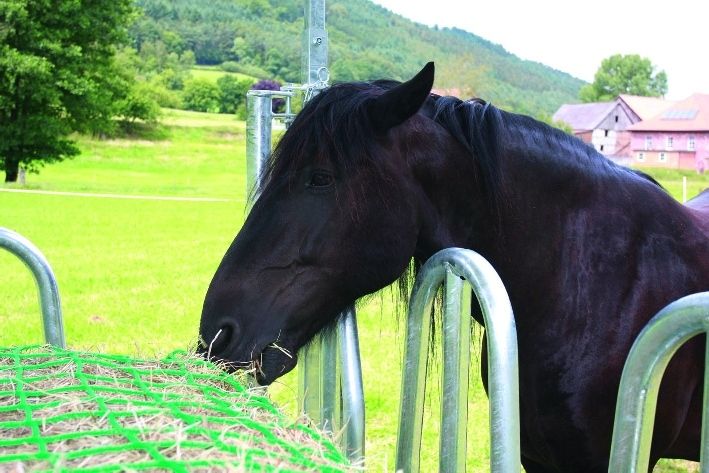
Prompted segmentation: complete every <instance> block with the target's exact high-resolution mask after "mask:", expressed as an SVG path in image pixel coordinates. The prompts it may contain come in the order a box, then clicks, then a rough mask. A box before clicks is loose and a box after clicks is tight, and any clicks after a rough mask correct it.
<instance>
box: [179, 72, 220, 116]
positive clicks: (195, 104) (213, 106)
mask: <svg viewBox="0 0 709 473" xmlns="http://www.w3.org/2000/svg"><path fill="white" fill-rule="evenodd" d="M219 101H220V93H219V87H217V84H215V83H213V82H211V81H209V80H207V79H193V80H190V81H188V82H187V83H186V84H185V90H184V91H183V93H182V103H183V105H184V107H185V108H186V109H187V110H194V111H195V112H212V113H217V112H219Z"/></svg>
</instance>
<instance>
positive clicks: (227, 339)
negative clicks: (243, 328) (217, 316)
mask: <svg viewBox="0 0 709 473" xmlns="http://www.w3.org/2000/svg"><path fill="white" fill-rule="evenodd" d="M233 336H234V326H233V325H232V324H223V325H221V326H220V327H219V329H218V330H217V332H216V333H215V334H214V336H213V337H212V339H211V340H205V341H204V342H205V344H206V345H207V346H206V352H207V353H209V354H210V356H211V355H217V354H219V353H221V352H223V351H224V350H225V349H226V348H227V347H228V346H229V344H230V343H231V340H232V338H233Z"/></svg>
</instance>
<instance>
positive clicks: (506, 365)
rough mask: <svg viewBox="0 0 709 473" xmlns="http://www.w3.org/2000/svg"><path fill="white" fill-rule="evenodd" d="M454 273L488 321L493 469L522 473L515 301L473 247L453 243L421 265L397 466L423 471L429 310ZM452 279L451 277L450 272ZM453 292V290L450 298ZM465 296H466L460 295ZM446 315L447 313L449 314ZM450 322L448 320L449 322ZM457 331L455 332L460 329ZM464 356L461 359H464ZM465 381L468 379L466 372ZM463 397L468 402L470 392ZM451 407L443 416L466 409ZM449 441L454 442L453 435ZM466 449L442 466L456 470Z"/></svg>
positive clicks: (412, 303)
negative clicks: (422, 439)
mask: <svg viewBox="0 0 709 473" xmlns="http://www.w3.org/2000/svg"><path fill="white" fill-rule="evenodd" d="M449 273H452V274H454V275H456V276H459V277H462V278H465V280H467V282H469V283H470V285H471V287H472V290H473V292H474V293H475V295H476V297H477V299H478V302H479V304H480V308H481V310H482V314H483V318H484V321H485V330H486V336H487V346H488V368H489V369H488V389H489V393H490V444H491V446H492V451H491V452H490V471H492V472H519V471H520V447H519V438H520V430H519V384H518V383H519V381H518V379H519V375H518V363H517V334H516V329H515V322H514V317H513V314H512V306H511V304H510V301H509V297H508V296H507V292H506V291H505V288H504V286H503V284H502V281H501V280H500V278H499V276H498V275H497V273H496V272H495V270H494V269H493V268H492V266H491V265H490V264H489V263H488V262H487V261H486V260H485V259H484V258H483V257H482V256H480V255H479V254H477V253H475V252H474V251H471V250H465V249H460V248H448V249H446V250H442V251H440V252H438V253H436V254H435V255H433V256H432V257H431V258H430V259H429V260H428V261H427V262H426V264H424V266H423V268H421V271H420V273H419V276H418V277H417V279H416V284H415V285H414V290H413V294H412V295H411V301H410V304H409V314H408V318H407V327H406V346H405V348H404V372H403V375H402V389H401V391H402V392H401V405H400V411H399V434H398V440H397V452H396V469H397V470H403V471H405V472H407V473H410V472H417V471H419V460H420V459H419V452H420V446H421V428H422V421H423V402H424V391H425V387H426V360H427V357H428V341H429V336H430V330H431V329H430V320H429V315H430V311H431V305H432V304H433V299H434V296H435V293H436V290H437V288H438V287H439V286H440V285H441V283H442V282H443V281H444V279H446V277H447V276H446V275H447V274H449ZM448 278H449V280H450V276H448ZM456 291H458V290H457V289H454V290H453V292H452V294H453V297H458V296H455V294H456ZM447 292H448V291H447ZM450 294H451V292H449V295H448V297H449V298H450V297H451V295H450ZM460 300H463V301H464V300H465V297H464V296H461V297H460ZM444 317H448V316H447V315H446V314H444ZM447 323H448V322H447V321H444V326H445V325H446V324H447ZM451 323H452V322H451ZM452 332H453V333H455V332H456V330H452ZM444 336H446V335H444ZM460 343H466V341H465V339H464V338H461V339H460ZM469 349H470V347H469V345H468V346H459V347H458V350H469ZM463 361H464V360H462V359H461V363H462V362H463ZM461 376H462V375H461ZM461 381H463V380H462V379H459V382H461ZM464 382H465V383H467V374H466V379H465V380H464ZM458 392H459V391H458ZM448 393H449V390H448V389H446V388H444V395H448ZM463 401H467V396H465V397H464V398H463ZM445 402H446V400H444V403H445ZM458 406H459V405H458ZM447 409H448V410H447V411H445V410H444V411H443V413H442V415H443V416H444V417H445V416H453V417H455V416H458V415H460V413H461V412H462V409H463V408H462V407H455V408H452V407H450V406H449V407H447ZM442 425H443V426H446V425H447V426H449V427H446V428H450V429H452V430H451V431H453V430H457V432H460V429H461V428H460V426H458V425H457V424H456V419H455V418H453V419H444V420H443V421H442ZM447 440H448V442H449V443H448V445H449V446H450V445H451V442H452V439H447ZM458 445H460V444H459V443H458ZM461 454H462V455H464V454H465V453H464V450H463V452H457V453H456V454H455V455H454V457H455V458H454V459H453V460H454V461H450V462H449V463H445V464H444V460H443V459H442V461H441V466H442V467H443V466H445V468H446V470H441V471H456V469H455V468H454V466H453V465H455V464H456V463H455V462H458V461H459V455H461ZM446 461H447V460H446Z"/></svg>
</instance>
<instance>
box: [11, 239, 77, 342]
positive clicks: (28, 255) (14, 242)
mask: <svg viewBox="0 0 709 473" xmlns="http://www.w3.org/2000/svg"><path fill="white" fill-rule="evenodd" d="M0 247H2V248H5V249H6V250H8V251H9V252H10V253H12V254H14V255H15V256H17V257H18V258H20V259H21V260H22V262H23V263H25V264H26V265H27V267H28V268H29V269H30V271H32V275H33V276H34V280H35V282H36V283H37V289H38V290H39V304H40V306H41V308H42V327H43V330H44V339H45V340H46V341H47V343H49V344H51V345H55V346H58V347H60V348H65V347H66V342H65V340H64V324H63V323H62V306H61V301H60V299H59V288H58V287H57V280H56V278H55V277H54V272H53V271H52V268H51V267H50V266H49V263H48V262H47V259H46V258H45V257H44V255H43V254H42V252H41V251H39V249H38V248H37V247H36V246H34V245H33V244H32V242H30V241H29V240H28V239H26V238H25V237H23V236H22V235H20V234H19V233H16V232H13V231H12V230H8V229H7V228H0Z"/></svg>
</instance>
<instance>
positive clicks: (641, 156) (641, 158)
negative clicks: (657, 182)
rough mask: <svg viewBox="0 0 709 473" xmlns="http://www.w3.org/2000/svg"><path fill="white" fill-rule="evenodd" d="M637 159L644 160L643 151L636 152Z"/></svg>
mask: <svg viewBox="0 0 709 473" xmlns="http://www.w3.org/2000/svg"><path fill="white" fill-rule="evenodd" d="M638 161H645V153H642V152H641V153H638Z"/></svg>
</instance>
